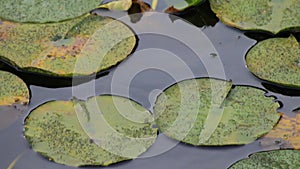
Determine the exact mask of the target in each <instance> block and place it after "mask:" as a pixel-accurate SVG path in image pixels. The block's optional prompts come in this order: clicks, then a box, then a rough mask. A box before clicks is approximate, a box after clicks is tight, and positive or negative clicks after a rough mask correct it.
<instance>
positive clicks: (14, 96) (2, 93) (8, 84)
mask: <svg viewBox="0 0 300 169" xmlns="http://www.w3.org/2000/svg"><path fill="white" fill-rule="evenodd" d="M0 84H1V85H0V106H8V105H13V104H27V103H28V102H29V91H28V88H27V86H26V84H25V83H24V82H23V80H22V79H20V78H19V77H17V76H16V75H14V74H12V73H9V72H5V71H0Z"/></svg>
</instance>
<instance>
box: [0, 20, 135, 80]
mask: <svg viewBox="0 0 300 169" xmlns="http://www.w3.org/2000/svg"><path fill="white" fill-rule="evenodd" d="M0 22H1V24H0V39H1V41H0V58H2V59H4V60H6V61H8V62H9V63H11V64H12V65H14V66H16V67H19V68H21V69H23V70H26V71H30V72H38V73H44V74H48V75H54V76H77V75H78V76H81V75H90V74H94V73H97V72H99V71H101V70H105V69H107V68H109V67H111V66H113V65H115V64H117V63H118V62H120V61H122V60H123V59H125V58H126V57H127V56H128V55H129V54H130V53H131V51H132V50H133V48H134V46H135V43H136V38H135V35H134V33H133V32H132V31H131V29H130V28H128V27H127V26H126V25H125V24H123V23H121V22H119V21H116V20H113V19H110V18H103V17H101V16H95V15H89V16H83V17H79V18H75V19H72V20H68V21H64V22H59V23H47V24H27V23H13V22H10V21H4V20H3V21H0Z"/></svg>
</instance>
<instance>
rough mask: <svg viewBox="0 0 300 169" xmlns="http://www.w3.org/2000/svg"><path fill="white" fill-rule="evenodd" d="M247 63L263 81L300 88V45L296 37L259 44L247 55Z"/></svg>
mask: <svg viewBox="0 0 300 169" xmlns="http://www.w3.org/2000/svg"><path fill="white" fill-rule="evenodd" d="M246 62H247V66H248V69H249V70H250V71H251V72H252V73H253V74H254V75H256V76H257V77H259V78H261V79H263V80H266V81H269V82H272V83H276V84H279V85H283V86H289V87H296V88H300V44H299V42H297V40H296V39H295V37H294V36H290V37H289V38H273V39H267V40H264V41H261V42H259V43H258V44H256V45H255V46H254V47H253V48H251V49H250V51H249V52H248V53H247V55H246Z"/></svg>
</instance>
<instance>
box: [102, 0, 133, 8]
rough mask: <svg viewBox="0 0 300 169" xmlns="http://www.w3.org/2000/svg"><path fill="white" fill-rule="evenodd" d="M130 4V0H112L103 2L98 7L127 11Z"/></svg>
mask: <svg viewBox="0 0 300 169" xmlns="http://www.w3.org/2000/svg"><path fill="white" fill-rule="evenodd" d="M131 5H132V0H114V1H111V2H108V3H105V4H103V5H101V6H100V8H107V9H109V10H117V11H127V10H128V9H129V8H130V7H131Z"/></svg>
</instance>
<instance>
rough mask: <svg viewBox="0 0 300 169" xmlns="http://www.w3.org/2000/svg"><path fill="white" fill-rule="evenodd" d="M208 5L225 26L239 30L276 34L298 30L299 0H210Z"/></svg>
mask: <svg viewBox="0 0 300 169" xmlns="http://www.w3.org/2000/svg"><path fill="white" fill-rule="evenodd" d="M210 4H211V8H212V10H213V11H214V12H215V13H216V14H217V16H218V17H219V18H220V19H221V20H222V21H223V22H224V23H225V24H227V25H229V26H233V27H237V28H239V29H243V30H264V31H269V32H272V33H275V34H276V33H278V32H280V31H282V30H286V29H295V28H296V29H299V28H300V10H299V9H300V1H299V0H255V1H253V0H230V1H229V0H210Z"/></svg>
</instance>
